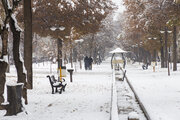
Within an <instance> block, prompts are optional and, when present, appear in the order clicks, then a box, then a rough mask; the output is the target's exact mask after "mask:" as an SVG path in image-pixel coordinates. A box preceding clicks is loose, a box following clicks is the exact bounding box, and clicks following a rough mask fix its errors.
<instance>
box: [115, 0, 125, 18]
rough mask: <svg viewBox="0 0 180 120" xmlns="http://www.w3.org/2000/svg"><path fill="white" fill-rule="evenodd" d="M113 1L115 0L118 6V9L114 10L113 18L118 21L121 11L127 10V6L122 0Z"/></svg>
mask: <svg viewBox="0 0 180 120" xmlns="http://www.w3.org/2000/svg"><path fill="white" fill-rule="evenodd" d="M112 2H114V3H115V5H117V6H118V10H116V11H115V12H114V18H113V20H115V21H116V20H118V16H119V13H122V12H123V11H124V10H125V7H124V6H123V1H122V0H112Z"/></svg>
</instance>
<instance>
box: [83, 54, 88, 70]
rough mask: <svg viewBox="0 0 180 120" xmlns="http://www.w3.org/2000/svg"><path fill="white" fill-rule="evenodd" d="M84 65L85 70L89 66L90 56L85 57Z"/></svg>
mask: <svg viewBox="0 0 180 120" xmlns="http://www.w3.org/2000/svg"><path fill="white" fill-rule="evenodd" d="M84 67H85V70H87V69H88V68H89V58H88V57H87V56H86V57H85V58H84Z"/></svg>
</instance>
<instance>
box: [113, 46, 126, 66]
mask: <svg viewBox="0 0 180 120" xmlns="http://www.w3.org/2000/svg"><path fill="white" fill-rule="evenodd" d="M110 53H111V54H112V57H111V68H112V69H113V67H115V69H119V67H120V64H122V65H123V68H125V65H126V60H125V57H124V54H125V53H127V51H124V50H122V49H121V48H116V49H115V50H113V51H111V52H110Z"/></svg>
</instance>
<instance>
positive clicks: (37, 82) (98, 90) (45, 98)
mask: <svg viewBox="0 0 180 120" xmlns="http://www.w3.org/2000/svg"><path fill="white" fill-rule="evenodd" d="M49 68H50V64H46V65H45V66H43V65H42V64H41V65H34V88H33V90H29V91H28V99H29V104H28V105H27V106H25V105H24V106H25V110H26V111H27V114H26V113H25V112H23V113H20V114H18V115H17V116H11V117H3V114H4V113H5V111H4V112H3V111H0V118H1V120H39V119H41V120H50V119H52V120H109V118H110V106H111V80H112V79H111V77H112V76H111V74H112V73H111V69H110V64H109V63H103V64H101V65H93V70H92V71H85V70H84V69H83V70H79V68H78V66H77V72H75V73H74V74H73V82H72V83H70V82H69V81H70V80H69V74H68V73H67V75H68V76H67V77H66V81H67V84H68V86H67V88H66V91H65V92H64V93H62V94H58V93H57V94H51V87H50V83H49V80H48V78H46V75H48V74H49V72H50V70H49ZM52 68H53V71H52V73H53V74H56V65H52ZM12 71H13V70H12ZM12 75H14V73H12ZM8 76H9V77H11V74H9V75H8Z"/></svg>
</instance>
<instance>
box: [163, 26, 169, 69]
mask: <svg viewBox="0 0 180 120" xmlns="http://www.w3.org/2000/svg"><path fill="white" fill-rule="evenodd" d="M167 34H168V33H167V27H165V33H164V40H165V56H164V67H165V68H167V64H168V50H167V49H168V48H167V39H168V36H167Z"/></svg>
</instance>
